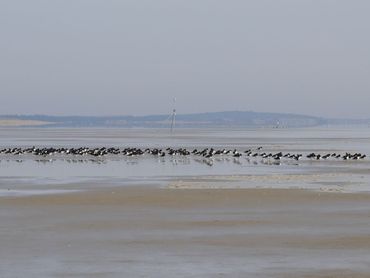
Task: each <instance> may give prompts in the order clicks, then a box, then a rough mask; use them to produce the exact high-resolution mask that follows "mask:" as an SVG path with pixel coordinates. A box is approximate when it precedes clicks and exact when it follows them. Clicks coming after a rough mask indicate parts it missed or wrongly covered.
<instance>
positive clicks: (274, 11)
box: [0, 0, 370, 118]
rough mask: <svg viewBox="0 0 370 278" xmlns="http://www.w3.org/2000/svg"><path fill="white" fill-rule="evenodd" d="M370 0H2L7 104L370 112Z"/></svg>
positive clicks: (82, 110)
mask: <svg viewBox="0 0 370 278" xmlns="http://www.w3.org/2000/svg"><path fill="white" fill-rule="evenodd" d="M369 10H370V2H369V1H360V0H356V1H345V0H342V1H341V0H338V1H334V0H323V1H312V0H301V1H295V0H277V1H272V0H260V1H248V0H232V1H220V0H200V1H195V0H188V1H180V0H178V1H170V0H167V1H165V0H158V1H148V0H143V1H134V0H130V1H128V0H127V1H115V0H106V1H102V0H100V1H98V0H75V1H62V0H56V1H47V0H34V1H10V0H5V1H0V35H1V43H0V59H1V61H2V62H1V64H0V84H1V85H0V91H1V101H0V114H1V115H5V114H45V115H58V116H62V115H82V116H83V115H92V116H105V115H150V114H169V113H171V110H172V108H173V101H172V99H173V98H174V97H176V99H177V102H176V108H177V111H178V113H179V114H188V113H201V112H219V111H255V112H275V113H293V114H304V115H312V116H319V117H330V118H370V112H369V109H368V104H369V103H370V78H369V76H370V52H369V49H370V37H369V36H368V35H366V34H367V33H368V29H369V26H370V18H369V17H368V11H369Z"/></svg>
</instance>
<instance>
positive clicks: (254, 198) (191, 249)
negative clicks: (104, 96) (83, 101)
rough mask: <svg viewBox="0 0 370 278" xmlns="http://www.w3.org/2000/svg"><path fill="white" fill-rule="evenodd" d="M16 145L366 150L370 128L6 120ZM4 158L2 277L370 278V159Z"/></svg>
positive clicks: (0, 163) (3, 142)
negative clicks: (25, 125) (128, 126)
mask: <svg viewBox="0 0 370 278" xmlns="http://www.w3.org/2000/svg"><path fill="white" fill-rule="evenodd" d="M0 135H1V136H0V138H1V139H0V146H1V147H2V148H6V147H22V148H23V147H32V146H36V147H43V146H53V147H62V146H66V147H71V146H89V147H100V146H113V147H126V146H130V147H142V148H144V147H149V148H152V147H155V148H164V147H167V146H171V147H174V148H175V147H179V146H185V147H186V148H189V149H194V148H198V149H199V148H206V147H214V148H228V149H238V150H240V151H241V152H242V151H244V150H245V149H250V148H251V149H253V150H254V149H257V148H259V147H262V150H263V151H266V152H274V153H276V152H280V151H281V152H290V153H292V152H294V153H302V154H309V153H310V152H322V153H329V152H336V153H346V152H361V153H365V154H369V153H370V144H369V142H370V129H366V128H362V129H349V128H342V129H334V128H322V129H318V128H316V129H292V130H289V129H284V130H273V129H261V130H226V131H225V130H199V131H197V130H196V131H194V130H179V131H176V133H175V134H169V133H166V132H164V131H163V130H135V129H134V130H122V129H82V130H81V129H68V130H65V129H55V130H53V129H22V130H21V129H0ZM196 159H197V158H196V157H190V158H186V159H184V158H181V157H176V156H175V157H165V158H164V159H162V158H153V157H130V158H127V157H122V158H116V157H109V156H108V157H104V158H100V159H92V160H91V159H90V158H89V157H84V158H83V159H81V158H79V157H73V158H70V157H67V158H66V157H60V156H57V157H53V156H50V157H45V158H42V161H38V160H40V158H35V157H33V156H23V157H16V158H14V157H10V156H1V157H0V195H1V197H0V221H1V225H0V242H1V248H0V257H1V258H2V259H1V260H0V276H1V277H369V275H370V267H369V264H368V262H369V261H370V236H369V235H370V221H369V219H370V194H369V188H370V183H369V173H370V170H369V169H370V167H369V166H370V163H369V160H368V158H367V159H364V160H362V161H342V160H340V161H337V160H325V161H324V160H311V159H302V160H299V161H298V162H294V163H291V162H290V161H282V162H281V163H280V164H276V163H275V164H274V163H268V161H267V163H266V160H264V159H263V158H257V159H253V158H250V159H249V160H248V159H247V158H246V157H244V156H241V157H239V158H238V159H237V160H234V158H230V159H227V158H225V159H222V160H219V161H216V160H215V161H214V162H213V164H212V165H211V166H210V165H208V164H206V163H202V161H196Z"/></svg>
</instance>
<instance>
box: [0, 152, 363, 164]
mask: <svg viewBox="0 0 370 278" xmlns="http://www.w3.org/2000/svg"><path fill="white" fill-rule="evenodd" d="M0 155H1V156H17V157H22V156H25V155H33V156H37V157H42V158H46V157H53V156H57V155H61V156H67V157H71V156H72V157H74V158H77V157H80V158H81V157H91V158H94V157H96V158H104V157H109V156H117V157H119V156H121V157H141V156H145V155H147V156H154V157H161V158H163V157H166V156H169V157H189V156H193V157H196V158H198V159H199V158H201V159H202V161H203V162H205V163H206V164H208V165H210V166H211V165H213V158H216V159H218V158H222V157H226V158H230V157H232V158H234V161H235V160H238V159H239V158H240V157H245V158H246V159H247V160H248V161H249V160H250V159H258V158H260V159H263V161H265V162H266V161H268V162H272V163H274V164H278V163H279V162H280V161H282V160H285V161H290V160H292V161H298V160H300V159H302V158H306V159H308V160H363V159H365V158H366V155H365V154H362V153H349V152H346V153H344V154H340V153H324V154H322V153H310V154H305V155H303V154H300V153H283V152H277V153H271V152H265V151H263V149H262V147H258V148H254V149H252V148H251V149H248V150H245V151H238V150H237V149H226V148H223V149H214V148H212V147H209V148H203V149H200V150H198V149H190V150H188V149H186V148H166V149H164V148H106V147H98V148H89V147H80V148H54V147H46V148H37V147H30V148H19V147H16V148H5V149H0Z"/></svg>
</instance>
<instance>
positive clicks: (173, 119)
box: [171, 97, 176, 133]
mask: <svg viewBox="0 0 370 278" xmlns="http://www.w3.org/2000/svg"><path fill="white" fill-rule="evenodd" d="M175 120H176V98H175V97H174V98H173V110H172V120H171V133H172V132H173V129H174V128H175Z"/></svg>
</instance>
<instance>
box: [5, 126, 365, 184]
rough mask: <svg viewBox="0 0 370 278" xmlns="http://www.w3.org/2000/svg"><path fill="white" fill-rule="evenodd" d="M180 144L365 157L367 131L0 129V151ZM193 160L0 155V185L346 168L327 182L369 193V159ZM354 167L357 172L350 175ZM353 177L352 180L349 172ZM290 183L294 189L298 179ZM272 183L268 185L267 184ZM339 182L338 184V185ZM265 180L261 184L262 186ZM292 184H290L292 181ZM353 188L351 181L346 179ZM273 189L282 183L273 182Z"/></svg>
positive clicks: (157, 179)
mask: <svg viewBox="0 0 370 278" xmlns="http://www.w3.org/2000/svg"><path fill="white" fill-rule="evenodd" d="M32 146H36V147H49V146H54V147H83V146H87V147H102V146H105V147H121V148H124V147H142V148H146V147H150V148H153V147H160V148H166V147H186V148H189V149H193V148H198V149H199V148H205V147H214V148H228V149H235V148H236V149H238V150H239V151H244V150H247V149H250V148H252V149H256V148H257V147H259V146H262V147H263V151H264V152H272V153H276V152H279V151H282V152H284V153H286V152H291V153H302V154H307V153H309V152H320V153H326V152H337V153H344V152H361V153H365V154H367V155H369V154H370V128H312V129H246V130H241V129H229V130H217V129H206V130H199V129H182V130H177V131H176V132H175V133H174V134H169V132H168V130H162V129H161V130H158V129H86V128H85V129H0V148H6V147H32ZM205 162H206V161H204V160H203V159H201V158H199V157H186V158H185V157H178V156H175V157H168V156H166V157H165V158H157V157H153V156H150V155H146V156H143V157H134V158H128V157H124V156H120V157H116V156H107V157H104V158H100V159H94V158H92V157H78V156H65V157H62V156H50V157H45V158H44V157H34V156H19V157H14V156H6V155H2V156H0V186H1V188H0V189H9V188H10V189H19V188H24V187H27V188H28V187H30V186H32V185H33V186H34V185H39V186H41V185H48V186H49V188H50V186H51V185H54V186H57V185H58V184H66V183H76V182H85V181H90V182H94V181H96V182H101V181H105V182H107V183H121V184H127V183H131V184H132V183H135V182H137V183H143V182H144V183H160V182H161V181H162V180H163V179H165V178H168V177H172V178H179V177H190V176H227V175H287V174H291V175H295V174H305V173H335V174H339V173H344V172H348V173H349V174H348V175H347V176H346V179H344V180H341V179H343V178H341V177H338V178H336V179H334V180H330V181H326V182H327V183H328V182H334V183H335V182H337V183H338V182H341V185H343V182H345V180H351V181H353V180H355V181H356V182H355V183H356V185H358V184H361V185H362V186H361V188H360V190H363V191H368V189H367V186H365V185H366V183H367V179H366V177H367V175H368V169H370V167H369V159H368V158H367V159H366V160H364V161H350V162H349V161H347V162H346V161H319V162H316V161H310V160H307V159H304V160H302V161H299V162H296V161H292V160H283V161H282V162H281V163H280V164H278V165H277V164H274V163H271V161H270V160H262V159H261V158H258V159H247V158H246V157H244V156H243V157H241V158H238V159H235V158H233V157H230V156H229V157H222V158H219V159H213V160H212V166H210V165H209V164H207V163H205ZM353 172H355V173H353ZM356 173H357V176H356V177H355V178H353V175H354V174H356ZM296 183H297V184H296V186H300V184H299V181H297V182H296ZM268 184H269V186H271V184H272V183H271V182H270V183H268ZM338 184H339V183H338ZM262 185H263V184H262ZM291 185H292V184H290V186H291ZM352 185H354V183H352ZM279 186H284V184H283V185H282V183H279Z"/></svg>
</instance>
